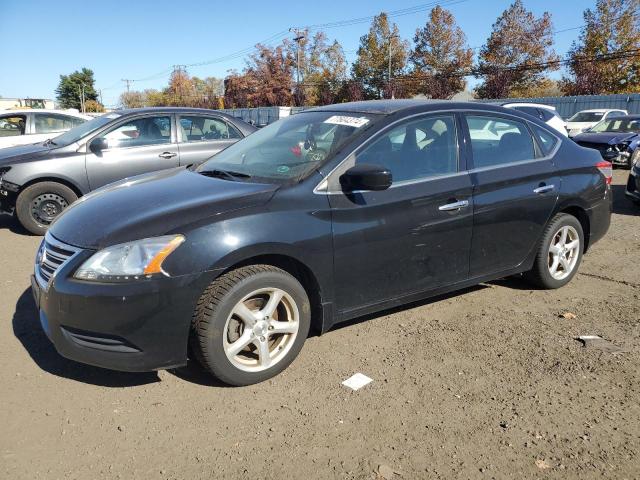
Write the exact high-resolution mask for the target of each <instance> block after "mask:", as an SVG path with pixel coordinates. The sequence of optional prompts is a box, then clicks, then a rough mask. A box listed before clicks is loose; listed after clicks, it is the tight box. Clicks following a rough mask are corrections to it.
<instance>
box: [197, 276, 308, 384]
mask: <svg viewBox="0 0 640 480" xmlns="http://www.w3.org/2000/svg"><path fill="white" fill-rule="evenodd" d="M310 322H311V315H310V306H309V299H308V296H307V293H306V291H305V290H304V287H303V286H302V285H301V284H300V282H298V280H297V279H296V278H295V277H293V276H292V275H290V274H289V273H287V272H285V271H284V270H281V269H279V268H276V267H274V266H271V265H251V266H247V267H242V268H240V269H237V270H233V271H231V272H228V273H226V274H224V275H222V276H221V277H219V278H218V279H216V280H215V281H214V282H213V283H212V284H211V285H210V286H209V287H208V288H207V289H206V290H205V292H204V294H203V295H202V297H201V299H200V302H199V303H198V307H197V308H196V312H195V315H194V320H193V324H192V335H191V346H192V350H193V351H194V353H195V355H196V357H197V358H198V360H199V362H200V363H201V364H202V365H203V366H204V367H205V368H206V369H207V370H209V371H210V372H211V373H212V374H213V375H214V376H215V377H217V378H219V379H220V380H222V381H223V382H225V383H228V384H231V385H249V384H252V383H257V382H261V381H263V380H266V379H268V378H271V377H273V376H274V375H277V374H278V373H280V372H281V371H282V370H284V369H285V368H286V367H287V366H288V365H289V364H290V363H291V362H292V361H293V360H294V359H295V357H296V356H297V355H298V353H299V352H300V350H301V349H302V345H303V344H304V341H305V339H306V337H307V335H308V332H309V326H310Z"/></svg>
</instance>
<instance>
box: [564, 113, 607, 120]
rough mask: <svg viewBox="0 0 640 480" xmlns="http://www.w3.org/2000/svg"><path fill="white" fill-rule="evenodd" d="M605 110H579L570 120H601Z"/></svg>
mask: <svg viewBox="0 0 640 480" xmlns="http://www.w3.org/2000/svg"><path fill="white" fill-rule="evenodd" d="M603 116H604V112H578V113H576V114H575V115H574V116H573V117H571V118H570V119H569V121H570V122H599V121H600V120H602V117H603Z"/></svg>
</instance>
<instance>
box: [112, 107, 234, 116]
mask: <svg viewBox="0 0 640 480" xmlns="http://www.w3.org/2000/svg"><path fill="white" fill-rule="evenodd" d="M154 112H170V113H215V114H218V115H224V116H230V115H228V114H226V113H224V112H221V111H220V110H213V109H210V108H191V107H142V108H123V109H119V110H113V111H112V112H110V113H117V114H119V115H129V114H132V113H154Z"/></svg>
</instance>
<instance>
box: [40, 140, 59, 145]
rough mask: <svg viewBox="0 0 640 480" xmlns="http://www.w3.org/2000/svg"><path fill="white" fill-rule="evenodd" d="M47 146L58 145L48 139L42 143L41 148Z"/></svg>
mask: <svg viewBox="0 0 640 480" xmlns="http://www.w3.org/2000/svg"><path fill="white" fill-rule="evenodd" d="M48 145H58V144H57V143H56V142H54V141H53V140H52V139H50V138H48V139H46V140H45V141H44V143H43V144H42V146H43V147H46V146H48Z"/></svg>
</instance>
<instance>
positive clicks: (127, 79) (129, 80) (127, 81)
mask: <svg viewBox="0 0 640 480" xmlns="http://www.w3.org/2000/svg"><path fill="white" fill-rule="evenodd" d="M122 81H123V82H124V83H126V84H127V93H129V86H130V85H131V83H132V82H133V80H131V79H129V78H123V79H122Z"/></svg>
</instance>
